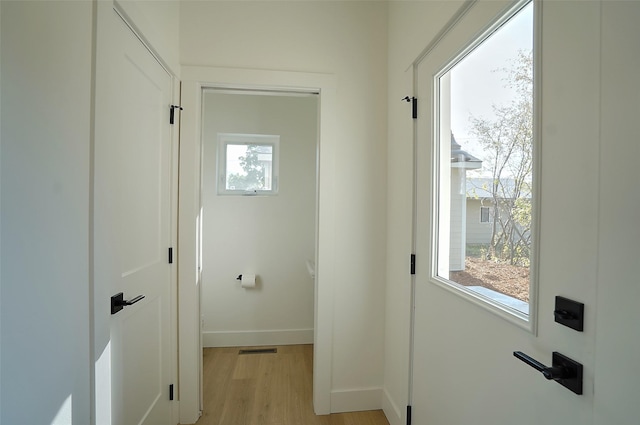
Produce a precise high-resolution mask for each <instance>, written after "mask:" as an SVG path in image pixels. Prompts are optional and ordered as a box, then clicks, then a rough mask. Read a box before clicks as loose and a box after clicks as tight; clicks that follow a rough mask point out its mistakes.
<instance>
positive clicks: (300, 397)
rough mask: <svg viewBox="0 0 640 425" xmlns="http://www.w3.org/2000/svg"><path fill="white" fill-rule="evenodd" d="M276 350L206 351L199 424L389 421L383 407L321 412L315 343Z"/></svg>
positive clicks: (373, 424)
mask: <svg viewBox="0 0 640 425" xmlns="http://www.w3.org/2000/svg"><path fill="white" fill-rule="evenodd" d="M260 348H265V347H260ZM273 348H277V350H278V352H277V354H243V355H239V354H238V351H239V348H238V347H235V348H206V349H205V350H204V412H203V414H202V417H201V418H200V419H199V420H198V422H197V425H389V422H388V421H387V419H386V417H385V416H384V413H383V412H382V411H381V410H374V411H368V412H353V413H339V414H331V415H323V416H316V415H315V414H314V413H313V402H312V370H313V346H312V345H286V346H274V347H273ZM243 349H246V347H243Z"/></svg>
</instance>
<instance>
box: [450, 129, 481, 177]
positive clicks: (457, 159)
mask: <svg viewBox="0 0 640 425" xmlns="http://www.w3.org/2000/svg"><path fill="white" fill-rule="evenodd" d="M451 166H452V167H454V168H467V169H478V168H480V167H482V160H481V159H478V158H476V157H475V156H473V155H471V154H470V153H469V152H467V151H463V150H462V146H460V144H459V143H458V142H457V141H456V137H455V136H454V135H453V133H451ZM456 166H457V167H456Z"/></svg>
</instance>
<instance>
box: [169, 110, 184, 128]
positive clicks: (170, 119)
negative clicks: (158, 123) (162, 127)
mask: <svg viewBox="0 0 640 425" xmlns="http://www.w3.org/2000/svg"><path fill="white" fill-rule="evenodd" d="M176 109H180V110H181V111H182V110H184V108H183V107H182V106H180V105H169V124H173V121H174V115H175V110H176Z"/></svg>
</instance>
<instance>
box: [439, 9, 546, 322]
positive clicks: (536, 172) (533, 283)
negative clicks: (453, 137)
mask: <svg viewBox="0 0 640 425" xmlns="http://www.w3.org/2000/svg"><path fill="white" fill-rule="evenodd" d="M529 4H532V5H533V43H534V44H533V49H532V50H533V51H532V54H533V68H534V70H533V77H534V78H533V84H534V86H533V141H532V143H533V147H532V148H533V155H534V157H533V158H534V159H533V182H532V187H533V196H532V198H531V202H532V230H531V234H532V247H531V257H530V260H531V266H530V282H529V303H528V304H529V312H528V314H524V313H522V312H521V311H519V310H517V309H514V308H512V307H509V306H508V305H505V304H504V303H501V302H499V301H497V298H498V297H494V298H492V297H489V296H487V295H485V294H481V293H478V292H475V291H472V290H469V289H467V288H466V287H464V286H463V285H460V284H458V283H456V282H454V281H451V280H449V279H447V278H444V277H441V276H440V274H439V270H438V256H439V252H440V249H441V247H440V246H439V245H440V238H439V233H440V231H441V229H440V224H439V223H440V214H441V212H440V205H441V199H440V197H441V192H440V190H441V189H440V185H441V181H440V180H441V178H440V170H441V165H440V161H441V153H442V152H441V148H440V144H441V139H440V138H441V135H442V126H441V121H440V119H441V111H440V104H441V100H442V93H441V89H440V78H441V77H443V76H445V75H446V74H447V73H448V72H449V71H451V69H452V68H453V67H455V66H456V64H457V63H459V62H460V61H461V60H462V59H464V57H466V56H467V55H468V54H469V53H470V52H472V51H473V50H474V49H476V48H477V47H478V46H479V45H480V44H482V43H483V42H484V41H485V40H487V39H488V38H489V37H490V36H491V35H492V34H493V33H494V32H496V31H497V30H499V28H500V27H501V26H502V25H504V24H505V23H506V22H508V21H509V20H510V19H511V18H512V17H513V16H514V15H516V14H517V13H518V12H520V11H521V10H522V9H523V8H525V7H526V6H528V5H529ZM472 7H473V6H471V7H470V8H472ZM540 7H541V5H540V3H539V2H538V1H536V0H520V1H517V2H516V3H515V4H513V5H510V6H509V7H506V8H505V9H503V10H502V11H501V12H500V13H499V14H498V15H497V16H496V17H495V18H494V19H493V20H492V21H491V22H489V24H488V25H487V26H485V27H484V30H482V31H479V32H478V33H476V34H475V35H473V37H472V38H471V39H470V40H469V41H468V42H467V43H466V44H465V45H464V47H463V48H461V49H460V50H459V51H458V53H457V54H455V55H453V56H452V58H450V59H449V60H448V61H447V62H445V63H444V64H443V65H441V66H439V67H438V68H437V70H434V72H433V73H432V74H431V87H432V90H433V92H432V95H433V97H432V102H433V103H432V105H433V110H432V116H431V120H432V121H431V125H432V129H431V135H432V140H433V143H432V145H431V149H432V153H431V159H430V162H431V164H430V167H431V172H432V176H433V180H432V190H431V204H432V205H433V207H434V208H433V210H432V214H431V229H432V232H433V233H432V238H431V244H432V245H431V250H432V254H431V262H430V264H431V266H430V272H429V273H430V279H429V280H430V282H431V283H433V284H435V285H437V286H440V287H442V288H444V289H446V290H448V291H449V292H451V293H454V294H456V295H458V296H461V297H462V298H465V299H467V300H469V301H471V302H472V303H473V304H475V305H478V306H479V307H481V308H483V309H486V310H488V311H490V312H492V313H494V314H496V315H498V316H500V317H502V318H504V319H505V320H507V321H509V322H511V323H513V324H515V325H517V326H518V327H521V328H523V329H525V330H527V331H529V332H531V333H533V334H536V333H537V309H538V276H539V272H538V268H539V261H538V258H539V251H538V250H539V246H538V241H539V226H538V223H539V216H540V189H539V188H540V137H539V134H540V130H539V128H540V111H539V102H540V100H539V99H540V77H539V75H540V73H539V69H540V62H539V58H540V52H539V40H540V37H541V36H540V34H541V32H540V27H541V23H540ZM454 25H455V24H454Z"/></svg>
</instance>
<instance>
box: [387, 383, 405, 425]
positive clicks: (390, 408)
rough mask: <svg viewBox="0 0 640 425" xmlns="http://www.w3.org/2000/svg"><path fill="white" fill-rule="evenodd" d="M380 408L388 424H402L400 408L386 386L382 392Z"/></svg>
mask: <svg viewBox="0 0 640 425" xmlns="http://www.w3.org/2000/svg"><path fill="white" fill-rule="evenodd" d="M382 410H383V411H384V415H385V416H386V417H387V420H388V421H389V425H403V424H404V422H403V416H402V410H400V409H399V408H398V405H397V404H396V403H395V402H394V401H393V399H392V398H391V396H390V395H389V393H388V392H387V389H386V388H385V389H384V391H383V392H382Z"/></svg>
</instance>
